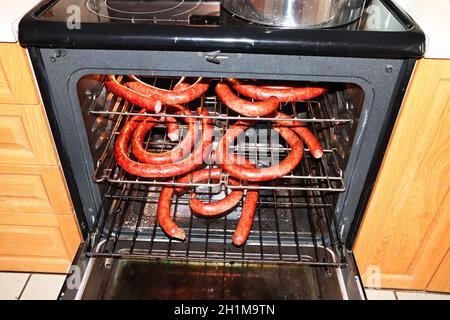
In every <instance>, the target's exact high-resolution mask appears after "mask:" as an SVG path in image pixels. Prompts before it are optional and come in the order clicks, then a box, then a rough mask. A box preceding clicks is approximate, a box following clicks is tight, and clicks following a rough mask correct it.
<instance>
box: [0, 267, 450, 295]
mask: <svg viewBox="0 0 450 320" xmlns="http://www.w3.org/2000/svg"><path fill="white" fill-rule="evenodd" d="M65 277H66V276H65V275H61V274H39V273H34V274H29V273H16V272H0V300H55V299H56V298H57V297H58V295H59V292H60V290H61V288H62V286H63V283H64V279H65ZM366 294H367V298H368V299H369V300H450V294H436V293H426V292H412V291H393V290H377V289H366Z"/></svg>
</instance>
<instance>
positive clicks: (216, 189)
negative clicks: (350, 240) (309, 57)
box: [77, 74, 364, 299]
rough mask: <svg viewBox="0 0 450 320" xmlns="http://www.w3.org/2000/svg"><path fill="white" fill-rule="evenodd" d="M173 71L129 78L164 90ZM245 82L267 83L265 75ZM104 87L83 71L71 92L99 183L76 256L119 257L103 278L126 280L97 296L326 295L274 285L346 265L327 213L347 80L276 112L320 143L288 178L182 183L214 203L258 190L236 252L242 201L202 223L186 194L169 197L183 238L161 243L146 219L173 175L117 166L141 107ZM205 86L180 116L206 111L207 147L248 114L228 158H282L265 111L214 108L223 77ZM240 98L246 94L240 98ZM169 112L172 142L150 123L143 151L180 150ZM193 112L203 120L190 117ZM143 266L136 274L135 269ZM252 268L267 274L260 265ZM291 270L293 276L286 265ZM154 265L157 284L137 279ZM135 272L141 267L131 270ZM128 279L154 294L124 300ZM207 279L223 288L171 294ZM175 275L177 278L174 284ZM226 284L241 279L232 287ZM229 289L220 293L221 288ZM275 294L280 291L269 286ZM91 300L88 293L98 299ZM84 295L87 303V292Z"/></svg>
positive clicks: (348, 97) (347, 127)
mask: <svg viewBox="0 0 450 320" xmlns="http://www.w3.org/2000/svg"><path fill="white" fill-rule="evenodd" d="M182 76H183V75H179V76H178V77H176V76H170V77H169V76H148V75H146V76H140V79H141V80H142V81H144V82H146V83H148V84H150V85H154V86H157V87H159V88H164V89H172V88H173V87H174V86H175V84H176V83H178V81H180V79H181V77H182ZM116 77H117V79H118V80H119V81H124V80H125V79H126V78H127V75H116ZM245 80H248V81H258V83H265V82H266V80H264V79H245ZM104 81H105V75H102V74H89V75H86V76H83V77H82V78H81V79H80V80H79V81H78V85H77V92H78V98H79V102H80V106H81V108H82V112H83V117H84V123H85V127H86V132H87V136H88V139H89V145H90V151H91V154H92V161H93V163H94V164H95V170H94V174H93V177H92V179H94V181H95V182H96V183H97V184H98V187H99V190H100V194H101V198H102V205H101V207H100V209H99V210H98V212H97V213H96V216H95V219H94V221H93V227H92V230H91V232H90V236H89V241H88V242H89V245H88V248H87V255H88V256H89V257H94V258H95V257H98V258H102V259H107V260H106V261H111V260H108V259H111V258H122V259H117V260H118V262H117V263H115V264H114V266H113V267H112V268H113V269H114V273H117V272H118V273H119V274H116V275H115V276H114V279H115V280H117V279H119V278H125V279H127V277H128V279H127V280H126V281H120V282H117V281H116V282H114V281H112V279H109V278H108V279H109V280H108V279H106V278H105V277H103V281H104V282H105V283H106V284H107V285H105V286H106V287H108V286H109V287H113V288H116V289H117V290H114V289H111V288H110V289H108V290H106V289H105V290H103V294H105V295H108V298H123V297H135V298H136V297H156V298H170V297H172V298H173V297H177V298H180V297H185V298H187V297H188V296H190V297H196V296H198V297H203V298H224V297H228V298H230V297H232V298H260V297H261V294H262V293H263V296H265V294H264V292H266V293H267V295H269V293H270V292H275V291H274V290H276V291H278V292H282V293H283V292H284V293H283V294H284V296H278V295H277V296H276V297H275V296H273V294H272V295H271V296H272V297H273V298H280V299H283V298H302V297H303V298H319V297H322V298H323V297H326V296H327V294H326V292H323V291H321V292H317V289H314V290H313V289H311V290H309V289H307V287H305V288H304V290H290V289H289V290H288V289H286V288H288V287H289V286H283V285H282V283H283V281H287V280H286V279H291V280H293V279H296V278H297V279H298V280H299V281H300V282H299V283H303V284H305V283H308V281H307V280H305V279H308V278H310V277H311V275H308V274H309V273H314V277H315V278H316V282H317V281H319V280H320V279H319V278H321V277H322V278H327V277H328V278H330V277H331V278H335V279H337V278H338V277H339V274H338V271H337V270H338V268H339V267H341V266H345V265H346V264H347V261H346V254H345V247H344V243H343V240H342V239H341V238H340V235H339V225H338V224H337V219H336V216H335V208H336V204H337V201H338V197H339V195H340V194H342V193H343V192H345V190H346V186H345V183H344V177H345V172H346V165H347V161H348V158H349V155H350V153H351V149H352V144H353V139H354V137H355V134H356V130H357V127H358V121H359V117H360V114H361V110H362V107H363V102H364V92H363V90H362V89H361V88H360V87H359V86H357V85H355V84H352V83H320V84H319V85H320V86H325V87H326V88H327V93H326V94H325V95H323V96H320V97H317V98H314V99H310V100H307V101H302V102H295V103H280V105H279V109H278V111H281V112H283V113H284V114H287V115H290V116H292V117H295V118H296V119H298V120H301V121H302V123H303V124H304V125H305V126H307V127H308V128H309V129H311V131H312V132H313V133H314V135H315V136H316V137H317V138H318V139H319V141H320V143H321V144H322V146H323V148H324V155H323V157H322V159H320V160H317V159H314V158H313V157H312V155H311V153H310V150H309V149H308V148H307V147H306V146H304V155H303V159H302V161H301V163H300V165H298V166H297V167H296V169H295V170H294V171H293V172H291V173H290V174H289V175H287V176H284V177H282V178H280V179H277V180H274V181H269V182H263V183H258V184H257V185H249V184H248V183H246V182H245V181H239V186H235V185H234V186H233V185H231V184H230V183H229V176H228V175H227V174H226V172H224V171H223V174H222V175H221V178H220V179H219V180H212V179H209V180H208V181H207V182H205V183H194V184H192V183H190V185H189V187H190V190H191V191H195V194H196V195H197V196H198V198H199V199H201V200H203V201H205V202H211V201H216V200H219V199H222V198H224V197H225V196H226V195H227V194H228V193H229V192H231V191H232V190H233V189H238V188H241V189H242V188H243V189H244V190H245V192H248V190H254V189H257V190H258V192H259V202H258V206H257V210H256V214H255V217H254V223H253V226H252V228H251V232H250V235H249V237H248V240H247V242H246V243H245V244H244V245H243V246H241V247H236V246H234V245H233V244H232V241H231V239H232V236H233V233H234V231H235V229H236V226H237V224H238V222H239V218H240V214H241V211H242V206H243V201H245V196H244V198H243V199H242V200H241V202H240V203H239V205H238V206H237V207H236V208H235V209H233V211H231V212H230V213H229V214H227V215H225V216H222V217H220V218H211V219H208V218H204V217H198V216H196V215H195V214H193V213H192V212H191V210H190V208H189V192H186V193H185V194H184V195H181V196H174V197H173V198H172V214H173V218H174V220H175V222H176V223H177V224H178V225H179V226H180V227H181V228H183V229H184V230H185V232H186V240H185V241H178V240H172V239H170V238H168V236H167V235H166V234H165V233H164V232H163V231H162V229H161V227H160V226H159V224H158V221H157V205H158V198H159V195H160V191H161V189H162V188H163V187H168V186H185V187H186V185H184V184H181V185H180V184H178V183H177V182H176V180H177V178H178V177H174V178H170V179H147V178H141V177H137V176H134V175H131V174H129V173H127V172H126V171H125V170H124V169H123V168H121V167H120V166H119V165H118V164H117V163H116V160H115V157H114V143H115V140H116V138H117V136H118V134H119V132H120V130H121V128H122V127H123V125H124V123H126V122H127V121H128V120H129V119H130V117H132V116H135V115H139V114H140V111H141V108H140V107H138V106H135V105H132V104H130V103H129V102H128V101H126V100H124V99H122V98H120V97H118V96H116V95H114V94H112V93H110V92H109V91H108V90H107V89H106V88H105V86H104ZM187 81H191V82H193V81H195V78H187ZM210 81H211V85H210V88H209V89H208V91H207V92H206V94H204V95H203V96H202V97H201V98H199V99H197V100H195V101H193V102H191V103H189V104H188V105H187V106H188V107H189V109H190V110H196V108H197V107H200V106H203V107H206V108H207V110H208V111H209V114H210V117H211V119H212V120H213V125H214V135H215V140H214V144H213V145H214V148H215V147H217V143H218V141H219V140H220V137H221V136H222V135H223V134H224V132H226V131H227V129H228V128H230V127H231V126H232V125H233V124H234V123H236V121H239V120H246V119H247V120H255V125H254V126H253V127H252V128H250V129H248V130H247V131H246V132H245V137H243V138H242V139H240V140H239V139H238V140H237V141H235V143H234V144H233V146H232V147H231V148H230V150H229V152H233V153H235V154H239V155H241V156H242V155H243V156H245V157H246V158H247V159H249V160H250V161H251V162H252V163H253V164H255V165H256V166H258V167H267V166H270V165H271V164H272V163H274V161H282V160H283V159H284V158H285V157H286V156H287V155H288V154H289V152H291V149H290V146H289V145H288V144H287V143H286V142H285V141H284V140H283V138H281V137H280V136H278V135H277V134H275V135H274V133H273V130H271V129H272V128H273V126H274V124H273V120H276V115H271V116H267V117H264V118H258V119H255V118H249V117H245V116H242V115H239V114H237V113H235V112H234V111H232V110H231V109H230V108H228V107H227V106H226V105H225V104H224V103H222V102H221V101H220V99H219V98H218V97H217V95H216V93H215V91H214V87H215V85H216V84H217V83H218V82H219V81H226V80H225V79H221V78H211V79H210ZM267 83H270V85H275V86H277V85H290V86H312V85H314V83H307V82H298V81H287V80H283V81H274V80H270V82H267ZM241 98H244V99H246V98H245V97H242V96H241ZM147 115H149V116H164V115H165V109H164V107H163V110H162V111H161V113H160V114H158V115H156V114H151V113H147ZM175 117H176V119H177V120H178V123H179V129H180V136H179V140H178V141H171V140H170V139H169V137H168V132H167V126H166V125H165V124H164V123H161V124H160V125H158V126H156V127H155V128H153V129H152V130H151V131H150V132H149V133H148V134H147V136H146V139H145V141H144V146H145V148H146V150H147V151H151V152H156V153H157V152H165V151H168V150H171V149H172V148H173V147H174V146H176V145H177V144H179V142H180V141H181V140H182V139H183V137H184V135H185V134H186V124H185V123H184V122H183V116H179V117H177V116H175ZM194 117H196V118H201V117H202V116H198V115H194ZM201 168H206V169H212V168H220V167H219V166H218V165H217V164H216V163H214V162H213V161H211V163H205V164H203V165H202V166H201ZM127 258H128V259H127ZM130 258H132V259H130ZM146 263H147V264H146ZM198 264H200V265H202V267H201V268H200V269H201V270H202V272H199V270H200V269H199V267H198ZM145 265H146V266H147V267H144V266H145ZM243 265H245V266H246V267H245V270H246V271H245V274H243V273H242V270H243V269H242V266H243ZM219 266H220V267H219ZM262 266H271V267H268V268H266V267H264V268H262ZM280 266H284V267H286V268H287V269H284V267H283V269H280ZM309 266H317V267H322V268H317V269H318V270H320V271H314V270H315V268H312V269H311V268H308V267H309ZM106 267H109V268H111V266H106ZM292 267H294V269H289V268H292ZM305 267H306V268H305ZM154 268H156V269H158V270H160V271H161V270H164V272H163V273H161V274H166V276H167V277H168V279H169V278H170V279H171V280H170V279H169V280H170V281H169V280H168V282H167V281H164V276H162V275H161V277H162V278H160V277H159V276H158V277H156V278H157V279H158V280H156V279H155V278H154V275H153V276H151V275H150V274H152V273H151V272H148V270H152V269H154ZM236 268H238V269H239V270H240V271H239V272H238V273H237V274H239V277H237V274H236V277H233V274H234V273H235V272H234V271H235V270H236ZM295 268H297V269H295ZM100 269H101V268H100ZM144 269H145V270H147V271H146V272H144V273H142V270H144ZM130 270H131V271H130ZM233 270H234V271H233ZM280 270H282V271H280ZM97 272H98V270H97ZM130 272H131V274H140V275H141V276H139V277H135V278H134V279H135V280H136V279H140V280H139V281H141V280H142V281H149V282H151V283H152V286H151V287H152V288H153V289H152V290H150V289H148V290H150V291H149V292H147V294H146V293H144V294H141V295H136V294H131V292H134V291H133V289H132V288H133V280H130V276H129V274H130ZM216 273H218V274H219V275H220V276H218V277H219V278H221V279H222V280H221V281H222V282H223V281H226V279H228V282H226V283H223V284H222V286H221V290H219V291H217V290H213V292H211V291H202V290H194V291H195V292H196V293H192V292H190V291H192V290H188V291H186V292H182V293H181V294H180V293H179V292H178V291H179V290H181V289H180V288H181V287H182V288H185V289H183V290H187V289H186V288H188V287H190V286H189V285H188V284H189V283H190V282H192V283H194V282H195V281H199V280H200V278H199V275H200V274H203V275H208V279H211V281H213V280H212V279H214V277H212V278H211V277H210V275H211V274H216ZM156 274H158V273H156ZM169 274H170V276H169ZM286 274H289V277H286ZM176 275H183V277H182V279H178V278H177V276H176ZM225 275H227V276H225ZM228 275H231V276H230V277H228ZM250 275H251V276H250ZM268 276H269V277H270V278H271V279H281V280H280V281H281V282H280V281H275V282H274V283H273V284H271V283H267V282H266V281H265V280H264V278H266V277H268ZM100 278H101V277H100ZM131 278H132V277H131ZM237 278H239V279H240V280H239V281H237V280H236V279H237ZM177 279H178V280H177ZM224 279H225V280H224ZM255 279H259V280H261V281H262V282H261V284H260V285H257V286H256V287H255V288H253V289H254V290H256V291H252V290H250V291H248V290H247V291H245V292H247V295H245V294H244V293H243V291H242V289H243V288H245V286H246V285H248V282H249V281H250V282H254V281H255ZM99 281H100V280H99ZM177 281H178V282H177ZM180 281H181V282H180ZM208 281H209V280H208ZM236 281H237V282H236ZM322 281H323V279H322ZM115 283H117V285H115ZM118 283H121V286H124V284H123V283H126V284H125V286H126V288H121V289H120V288H119V289H118V288H117V286H118ZM168 283H170V285H168ZM236 283H238V284H236ZM334 283H335V284H336V286H337V283H339V281H337V280H336V281H335V282H334ZM180 285H181V286H180ZM228 285H229V286H230V287H227V286H228ZM105 286H103V288H104V287H105ZM90 287H91V288H96V287H99V285H98V284H95V283H90ZM159 287H161V288H160V289H161V290H159V289H158V288H159ZM163 287H164V288H166V289H167V288H172V291H170V292H166V291H164V290H163V289H162V288H163ZM206 287H209V286H206ZM206 287H205V288H206ZM258 287H259V288H260V289H259V291H258V290H257V288H258ZM174 288H176V289H174ZM280 288H284V289H283V290H281V291H280ZM224 290H225V291H224ZM286 290H287V291H286ZM116 291H117V292H116ZM87 292H89V290H87ZM165 292H166V293H165ZM175 292H178V293H177V294H175ZM258 292H259V293H258ZM134 293H136V292H134ZM280 294H281V293H280ZM93 295H94V296H96V297H99V296H98V295H99V293H98V292H95V294H93ZM243 295H244V296H243ZM87 296H88V297H89V293H87ZM104 298H105V297H104Z"/></svg>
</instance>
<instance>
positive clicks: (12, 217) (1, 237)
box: [0, 214, 81, 273]
mask: <svg viewBox="0 0 450 320" xmlns="http://www.w3.org/2000/svg"><path fill="white" fill-rule="evenodd" d="M80 238H81V236H80V233H79V230H78V226H77V222H76V220H75V217H74V216H72V215H52V214H0V270H2V271H27V272H31V271H32V272H55V273H65V272H67V270H68V268H69V267H70V265H71V264H72V260H73V258H74V257H75V254H76V252H77V250H78V246H79V244H80Z"/></svg>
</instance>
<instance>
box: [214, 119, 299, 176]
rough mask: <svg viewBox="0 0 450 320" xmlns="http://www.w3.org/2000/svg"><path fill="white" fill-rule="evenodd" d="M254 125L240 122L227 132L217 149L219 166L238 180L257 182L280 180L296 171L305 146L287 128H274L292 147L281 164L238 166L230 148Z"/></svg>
mask: <svg viewBox="0 0 450 320" xmlns="http://www.w3.org/2000/svg"><path fill="white" fill-rule="evenodd" d="M253 123H254V122H244V121H238V122H237V123H236V124H234V125H233V126H232V127H231V128H230V129H228V130H227V131H226V133H225V135H224V136H223V137H222V139H221V141H220V142H219V144H218V147H217V152H216V154H217V155H216V157H217V162H218V163H219V165H220V166H221V167H222V168H223V169H224V170H225V171H226V172H228V174H229V175H231V176H233V177H235V178H237V179H241V180H246V181H255V182H260V181H269V180H274V179H278V178H280V177H282V176H285V175H287V174H288V173H290V172H291V171H292V170H294V169H295V167H297V165H298V164H299V163H300V161H301V159H302V157H303V145H302V142H301V140H300V139H299V138H298V136H297V135H296V134H295V133H294V132H293V131H292V130H291V129H289V128H285V127H279V126H278V127H275V128H274V130H276V131H277V132H278V133H279V134H280V135H281V136H282V137H283V139H284V140H286V142H287V143H288V144H289V146H290V147H291V152H290V153H289V155H288V156H287V157H286V158H285V159H284V160H283V161H282V162H280V163H279V164H275V165H273V166H271V167H269V168H245V167H244V166H242V165H239V164H237V163H236V159H232V158H231V157H230V155H229V153H228V148H229V147H230V146H231V145H232V143H233V142H234V140H235V139H236V138H237V137H238V136H239V135H240V134H241V133H243V132H244V131H245V129H247V128H248V127H249V126H250V125H252V124H253Z"/></svg>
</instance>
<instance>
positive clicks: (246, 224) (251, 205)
mask: <svg viewBox="0 0 450 320" xmlns="http://www.w3.org/2000/svg"><path fill="white" fill-rule="evenodd" d="M258 198H259V193H258V190H251V189H249V190H247V194H246V195H245V201H244V205H243V207H242V213H241V218H240V219H239V224H238V226H237V228H236V230H235V231H234V234H233V238H232V241H233V244H234V245H235V246H237V247H240V246H242V245H243V244H244V243H245V242H246V241H247V238H248V235H249V234H250V230H251V229H252V225H253V218H254V217H255V212H256V207H257V205H258Z"/></svg>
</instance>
